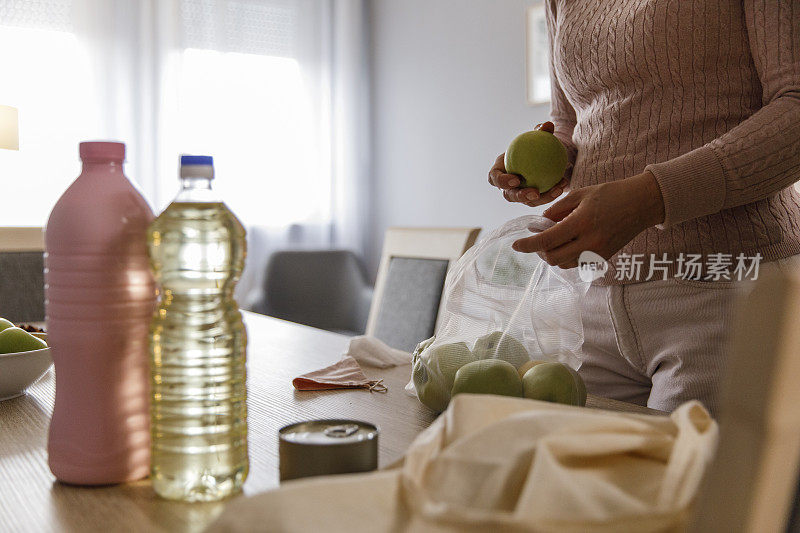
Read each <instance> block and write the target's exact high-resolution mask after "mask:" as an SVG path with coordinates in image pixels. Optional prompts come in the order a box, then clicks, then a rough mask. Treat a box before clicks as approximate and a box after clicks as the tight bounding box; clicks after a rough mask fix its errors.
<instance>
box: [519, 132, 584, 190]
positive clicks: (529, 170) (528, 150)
mask: <svg viewBox="0 0 800 533" xmlns="http://www.w3.org/2000/svg"><path fill="white" fill-rule="evenodd" d="M568 161H569V158H568V157H567V149H566V148H564V145H563V144H561V141H559V140H558V138H557V137H556V136H555V135H553V134H552V133H550V132H547V131H542V130H535V131H528V132H525V133H522V134H520V135H518V136H517V137H515V138H514V140H513V141H511V144H510V145H509V146H508V150H506V157H505V165H506V172H508V173H510V174H517V175H518V176H521V177H522V180H521V181H522V185H521V186H522V187H535V188H536V189H538V190H539V192H546V191H549V190H550V189H551V188H553V185H555V184H556V183H558V182H559V181H561V179H562V178H563V177H564V172H565V171H566V170H567V162H568Z"/></svg>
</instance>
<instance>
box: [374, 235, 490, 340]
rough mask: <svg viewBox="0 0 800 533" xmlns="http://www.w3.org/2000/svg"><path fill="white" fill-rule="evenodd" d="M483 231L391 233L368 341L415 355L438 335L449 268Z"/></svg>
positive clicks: (382, 262)
mask: <svg viewBox="0 0 800 533" xmlns="http://www.w3.org/2000/svg"><path fill="white" fill-rule="evenodd" d="M478 233H480V228H389V229H388V230H387V231H386V236H385V238H384V243H383V252H382V254H381V262H380V266H379V267H378V276H377V279H376V282H375V295H374V296H373V299H372V306H371V307H370V312H369V320H368V321H367V331H366V333H367V335H372V336H375V337H377V338H379V339H381V340H382V341H384V342H385V343H386V344H388V345H389V346H392V347H394V348H398V349H401V350H406V351H411V350H413V349H414V346H415V345H416V344H417V343H418V342H420V341H421V340H424V339H427V338H429V337H430V336H431V335H433V334H434V332H435V331H436V329H437V327H438V325H439V322H440V318H441V315H440V313H439V309H440V307H441V303H442V289H443V288H444V280H445V277H446V275H447V271H448V270H449V268H450V267H451V266H452V265H453V264H454V263H455V262H456V261H457V260H458V258H459V257H461V256H462V255H463V254H464V252H466V251H467V250H468V249H469V248H470V247H471V246H472V245H473V244H475V240H476V239H477V238H478Z"/></svg>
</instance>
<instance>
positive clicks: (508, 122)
mask: <svg viewBox="0 0 800 533" xmlns="http://www.w3.org/2000/svg"><path fill="white" fill-rule="evenodd" d="M532 3H534V0H528V1H525V0H372V2H371V6H370V8H371V30H372V33H371V48H372V57H371V77H372V80H371V81H372V128H373V140H372V158H373V159H372V165H373V179H374V182H373V190H372V196H373V220H374V223H373V225H372V234H371V235H370V239H369V242H370V246H369V248H368V250H367V263H368V268H369V271H370V272H373V273H374V272H375V271H376V270H377V262H378V260H379V256H380V248H381V244H382V241H383V232H384V231H385V230H386V228H387V227H389V226H473V225H474V226H481V227H483V228H484V229H491V228H493V227H496V226H497V225H499V224H501V223H502V222H504V221H506V220H508V219H511V218H514V217H516V216H519V215H522V214H526V213H531V212H532V210H531V209H530V208H527V207H524V206H518V205H512V204H509V203H508V202H506V201H505V200H503V198H502V196H501V194H500V193H499V192H497V191H496V189H493V188H492V187H490V186H489V184H488V182H487V173H488V170H489V168H490V167H491V165H492V164H493V163H494V160H495V158H496V157H497V155H498V154H500V153H502V152H503V151H505V148H506V146H507V145H508V143H509V141H510V140H511V139H512V138H513V137H514V136H515V135H516V134H518V133H521V132H523V131H525V130H529V129H531V128H532V127H533V126H534V125H535V124H537V123H539V122H542V121H544V120H546V119H547V114H548V110H549V107H548V106H537V107H530V106H528V105H527V103H526V100H525V9H526V7H527V6H528V5H530V4H532ZM539 211H541V210H539ZM537 212H538V211H537Z"/></svg>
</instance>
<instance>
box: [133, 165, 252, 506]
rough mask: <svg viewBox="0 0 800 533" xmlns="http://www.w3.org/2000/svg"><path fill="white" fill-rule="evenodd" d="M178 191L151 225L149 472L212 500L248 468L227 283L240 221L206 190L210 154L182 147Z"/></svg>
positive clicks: (240, 249) (173, 494)
mask: <svg viewBox="0 0 800 533" xmlns="http://www.w3.org/2000/svg"><path fill="white" fill-rule="evenodd" d="M180 175H181V191H180V193H179V194H178V196H177V197H176V198H175V200H174V201H173V202H172V203H171V204H170V205H169V206H168V207H167V208H166V209H165V210H164V212H163V213H161V215H159V216H158V218H156V220H155V221H153V223H152V224H151V225H150V228H149V232H148V253H149V255H150V263H151V267H152V269H153V273H154V275H155V279H156V281H157V283H158V284H159V285H160V290H161V293H160V296H161V299H160V304H159V306H158V309H157V311H156V313H155V316H154V317H153V321H152V324H151V327H150V355H151V358H152V361H151V406H150V416H151V433H152V450H151V451H152V453H151V468H150V474H151V479H152V483H153V488H154V490H155V491H156V493H157V494H159V495H160V496H162V497H164V498H168V499H172V500H184V501H211V500H219V499H221V498H225V497H226V496H229V495H231V494H234V493H236V492H238V491H239V490H240V489H241V486H242V484H243V483H244V480H245V478H246V477H247V471H248V458H247V406H246V395H247V394H246V388H245V387H246V374H245V347H246V344H247V334H246V332H245V328H244V324H243V323H242V315H241V313H240V312H239V309H238V306H237V304H236V301H235V300H234V299H233V289H234V286H235V284H236V282H237V281H238V280H239V276H240V274H241V272H242V268H243V266H244V257H245V253H246V250H245V248H246V241H245V230H244V228H243V227H242V225H241V223H240V222H239V220H237V218H236V217H235V216H234V215H233V213H231V211H230V210H229V209H228V208H227V206H226V205H225V204H224V203H222V202H221V201H220V200H219V199H218V198H217V197H216V195H215V193H214V192H213V191H212V190H211V182H212V180H213V178H214V167H213V162H212V158H211V157H208V156H182V157H181V170H180Z"/></svg>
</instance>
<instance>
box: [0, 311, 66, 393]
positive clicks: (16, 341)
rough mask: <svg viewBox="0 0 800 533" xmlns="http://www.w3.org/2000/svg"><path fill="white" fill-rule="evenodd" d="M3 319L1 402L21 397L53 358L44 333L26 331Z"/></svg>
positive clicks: (0, 326)
mask: <svg viewBox="0 0 800 533" xmlns="http://www.w3.org/2000/svg"><path fill="white" fill-rule="evenodd" d="M9 323H10V321H8V320H6V319H0V400H8V399H10V398H14V397H16V396H19V395H21V394H22V393H23V392H24V391H25V389H26V388H28V387H29V386H30V385H32V384H33V383H34V382H36V381H37V380H38V379H39V378H40V377H42V375H44V373H45V372H47V369H48V368H50V365H52V364H53V359H52V357H51V355H50V348H49V347H48V346H47V343H46V335H45V334H44V332H41V331H39V332H36V335H39V336H40V337H44V339H43V338H39V337H37V336H35V334H34V333H30V332H27V331H25V330H24V329H22V328H20V327H16V326H14V325H13V324H11V325H10V326H9V325H8V324H9Z"/></svg>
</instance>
